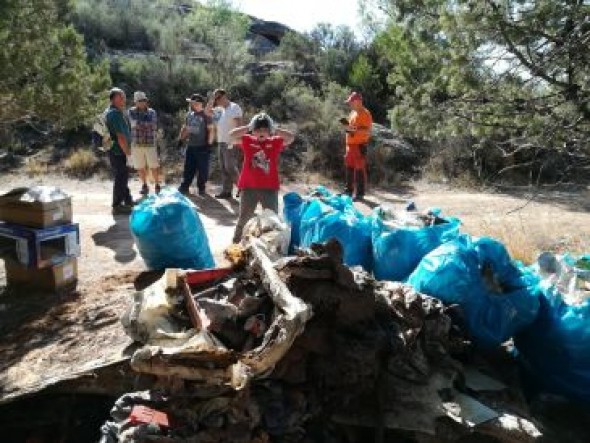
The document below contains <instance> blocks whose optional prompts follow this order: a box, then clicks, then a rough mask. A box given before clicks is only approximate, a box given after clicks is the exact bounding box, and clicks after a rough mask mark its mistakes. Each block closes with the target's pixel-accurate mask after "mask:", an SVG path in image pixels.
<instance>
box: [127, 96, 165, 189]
mask: <svg viewBox="0 0 590 443" xmlns="http://www.w3.org/2000/svg"><path fill="white" fill-rule="evenodd" d="M133 101H134V103H135V106H133V107H132V108H131V109H129V123H130V124H131V156H132V158H133V166H134V167H135V169H137V172H138V173H139V178H140V179H141V181H142V182H143V185H142V187H141V194H142V195H147V194H149V192H150V189H149V186H148V184H147V177H148V168H149V170H150V171H151V173H152V177H153V179H154V182H155V183H156V186H155V189H154V190H155V192H156V194H157V193H159V192H160V163H159V161H158V149H157V132H158V116H157V114H156V111H154V110H153V109H152V108H150V107H149V106H148V98H147V95H146V94H145V92H142V91H135V93H134V94H133Z"/></svg>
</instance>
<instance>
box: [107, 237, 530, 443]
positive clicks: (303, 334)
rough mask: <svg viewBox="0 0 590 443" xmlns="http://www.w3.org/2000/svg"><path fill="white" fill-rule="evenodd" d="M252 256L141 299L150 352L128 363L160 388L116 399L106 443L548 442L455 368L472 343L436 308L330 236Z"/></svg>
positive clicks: (252, 250)
mask: <svg viewBox="0 0 590 443" xmlns="http://www.w3.org/2000/svg"><path fill="white" fill-rule="evenodd" d="M245 246H246V248H245V250H243V251H242V253H243V254H244V257H243V258H242V259H243V260H245V261H246V263H247V266H245V268H244V269H243V270H242V271H240V272H236V273H235V274H233V275H231V276H228V277H227V278H226V279H225V280H223V281H221V282H218V284H215V285H213V286H211V287H209V288H207V289H204V290H203V288H201V289H200V290H198V289H197V288H189V287H188V284H187V281H188V280H190V279H189V276H188V274H187V275H183V274H182V273H181V274H178V275H177V274H176V273H174V272H171V271H168V272H167V274H165V275H164V277H163V278H162V280H161V281H160V282H158V283H157V284H156V285H154V287H151V288H150V289H149V290H148V291H144V292H143V293H138V294H137V295H136V296H135V300H134V302H133V303H132V305H131V307H130V309H129V311H128V312H127V313H126V315H125V316H124V319H123V322H124V324H125V327H126V330H127V331H128V333H129V334H130V335H131V336H132V337H133V338H134V339H136V340H139V341H141V342H142V343H144V346H143V347H142V348H141V349H139V350H138V351H137V352H136V353H135V355H134V356H133V358H132V363H131V364H132V367H133V368H134V369H135V370H136V371H138V372H140V373H148V374H152V375H157V376H158V383H157V384H156V385H155V386H154V389H153V390H151V391H145V392H138V393H132V394H127V395H125V396H123V397H122V398H121V399H119V401H117V403H116V405H115V407H114V408H113V410H112V414H111V415H112V420H110V421H108V422H107V423H105V425H104V426H103V428H102V433H103V439H102V442H103V443H107V442H124V441H125V442H127V441H129V442H133V441H166V442H228V441H232V442H245V443H246V442H248V443H250V442H252V443H253V442H257V443H264V442H308V443H311V442H357V441H358V442H366V441H384V438H388V437H391V436H393V435H397V436H403V437H404V438H409V440H407V441H423V442H428V441H432V442H434V441H457V440H458V439H459V438H460V437H461V436H463V435H466V434H474V433H475V434H477V432H480V433H481V434H487V435H492V436H494V437H496V438H499V439H500V441H507V442H508V441H510V442H511V441H534V440H535V439H536V438H537V437H538V436H539V435H540V433H539V431H538V430H537V429H536V428H535V426H534V425H533V424H532V423H531V422H529V421H527V420H526V418H523V417H522V416H516V417H515V416H512V415H508V414H505V413H504V412H503V410H502V409H501V408H496V409H494V408H492V407H487V406H485V405H484V404H482V403H480V402H479V401H478V400H477V396H478V395H477V389H475V390H474V389H471V388H469V387H468V386H467V384H466V383H465V379H466V376H465V374H466V372H465V371H464V367H463V365H462V364H461V363H459V361H458V360H456V359H455V358H453V356H454V355H457V354H461V353H464V352H465V350H466V346H467V345H466V342H465V340H464V337H463V336H462V334H461V332H460V331H459V330H458V329H456V328H455V327H454V326H453V324H452V322H451V318H450V317H449V315H447V308H445V306H444V305H443V304H442V302H440V301H439V300H436V299H434V298H431V297H427V296H424V295H421V294H419V293H417V292H415V291H414V290H413V289H411V287H409V286H407V285H404V284H401V283H393V282H376V281H375V280H374V279H373V278H372V277H371V276H370V275H369V274H368V273H366V272H365V271H363V270H361V269H352V270H351V269H350V268H348V267H347V266H345V265H343V255H344V251H343V248H342V246H341V245H340V243H338V242H337V241H335V240H333V241H329V242H327V243H325V244H323V245H320V244H314V245H312V246H311V248H310V251H308V252H307V253H305V254H303V253H302V254H300V255H298V256H295V257H287V258H283V259H280V260H278V261H276V262H275V263H273V262H271V260H270V259H269V258H268V256H267V255H266V253H265V245H264V244H263V242H260V241H258V240H257V239H250V240H249V241H248V242H247V243H246V245H245ZM232 254H233V255H234V257H235V256H237V251H236V250H234V251H232ZM504 388H505V386H504ZM486 389H487V388H486ZM501 389H503V388H500V390H501ZM487 394H489V392H488V393H487ZM502 395H505V393H503V394H500V397H501V396H502ZM487 398H488V397H486V399H487ZM499 404H500V403H497V404H495V406H497V405H499ZM140 406H141V408H139V407H140ZM520 409H521V410H522V408H520ZM523 414H525V415H526V413H523ZM521 415H522V414H521ZM507 417H513V418H514V420H516V422H517V423H519V424H520V425H519V426H518V427H517V429H508V427H507V423H508V422H509V420H508V419H507ZM522 423H526V424H527V426H521V425H522Z"/></svg>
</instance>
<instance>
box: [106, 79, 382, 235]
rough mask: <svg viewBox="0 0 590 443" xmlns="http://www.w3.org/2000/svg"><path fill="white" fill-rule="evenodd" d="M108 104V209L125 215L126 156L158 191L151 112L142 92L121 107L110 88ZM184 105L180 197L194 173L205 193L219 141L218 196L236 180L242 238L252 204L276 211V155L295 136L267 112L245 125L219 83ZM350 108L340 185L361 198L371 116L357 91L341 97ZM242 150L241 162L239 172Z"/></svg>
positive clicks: (229, 195)
mask: <svg viewBox="0 0 590 443" xmlns="http://www.w3.org/2000/svg"><path fill="white" fill-rule="evenodd" d="M109 98H110V102H111V104H110V107H109V108H108V110H107V112H106V116H105V122H106V127H107V129H108V133H109V135H110V139H111V144H110V149H109V160H110V163H111V168H112V171H113V176H114V183H113V213H114V214H117V213H129V212H130V210H131V208H132V207H133V205H134V201H133V198H132V197H131V192H130V191H129V186H128V180H129V172H128V168H127V159H128V158H131V159H132V161H133V166H134V167H135V169H137V171H138V174H139V177H140V180H141V181H142V187H141V194H142V195H147V194H149V192H150V189H149V185H148V174H150V173H151V175H152V178H153V180H154V182H155V186H154V191H155V192H156V193H159V192H160V188H161V182H160V177H161V174H160V164H159V161H158V151H157V131H158V122H157V113H156V111H155V110H154V109H152V108H150V107H149V102H148V97H147V95H146V94H145V93H144V92H142V91H136V92H135V93H134V95H133V101H134V106H133V107H131V108H130V109H129V110H126V95H125V92H124V91H123V90H122V89H119V88H113V89H111V91H110V94H109ZM186 100H187V102H188V103H189V111H188V113H187V115H186V117H185V119H184V124H183V125H182V128H181V130H180V134H179V137H178V147H179V148H181V147H182V146H183V145H184V144H185V143H186V150H185V160H184V171H183V178H182V183H181V184H180V186H179V188H178V189H179V191H180V192H181V193H183V194H185V195H188V194H189V193H190V187H191V186H192V183H193V181H194V179H195V177H196V178H197V190H198V193H199V195H201V196H204V195H206V185H207V181H208V179H209V164H210V157H211V150H212V148H213V146H214V144H215V143H216V144H217V148H218V155H219V164H220V169H221V178H222V183H221V189H220V192H219V193H218V194H216V195H215V197H216V198H218V199H233V198H234V195H233V187H234V185H237V188H238V193H237V194H236V197H239V198H240V209H239V218H238V221H237V224H236V229H235V233H234V238H233V241H234V243H237V242H239V241H240V239H241V237H242V230H243V228H244V226H245V224H246V222H247V221H248V220H249V219H250V218H251V217H252V216H253V215H254V213H255V211H256V207H257V206H258V204H260V205H261V206H262V208H264V209H270V210H272V211H274V212H278V207H279V188H280V180H279V168H278V164H279V156H280V154H281V152H282V151H283V149H284V148H286V147H288V146H289V145H291V144H292V143H293V141H294V140H295V135H294V134H293V133H292V132H290V131H288V130H286V129H282V128H279V127H278V126H277V125H276V124H275V122H274V121H273V119H272V118H271V117H270V116H269V115H268V114H266V113H264V112H261V113H258V114H256V115H255V116H254V117H252V119H251V120H250V122H249V123H248V124H246V125H244V122H243V112H242V109H241V108H240V106H239V105H238V104H236V103H234V102H232V101H231V100H230V99H229V97H228V94H227V92H226V91H225V90H223V89H216V90H215V91H214V92H213V94H212V96H211V98H210V99H209V100H207V99H206V98H205V97H204V96H203V95H200V94H193V95H191V96H190V97H189V98H187V99H186ZM347 103H348V104H349V105H350V107H351V114H350V116H349V117H348V119H345V118H343V119H341V123H342V124H343V126H344V131H345V132H346V155H345V166H346V187H345V190H344V192H345V193H347V194H349V195H351V196H352V195H354V196H355V198H357V199H362V198H363V197H364V194H365V190H366V181H367V174H366V155H367V143H368V142H369V138H370V133H371V125H372V117H371V114H370V112H369V111H368V110H367V109H366V108H365V107H364V106H363V101H362V96H361V95H360V94H359V93H356V92H353V93H352V94H351V95H350V96H349V97H348V100H347ZM240 153H241V154H242V155H241V157H242V158H243V160H242V161H241V171H240V167H239V164H240Z"/></svg>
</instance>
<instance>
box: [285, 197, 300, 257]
mask: <svg viewBox="0 0 590 443" xmlns="http://www.w3.org/2000/svg"><path fill="white" fill-rule="evenodd" d="M304 206H305V200H304V199H303V197H301V196H300V195H299V194H298V193H296V192H289V193H287V194H285V195H284V196H283V217H284V218H285V221H286V222H287V223H288V224H289V225H290V226H291V242H290V243H289V253H293V252H294V251H295V248H296V247H298V246H299V244H300V243H301V239H300V235H299V228H300V225H301V216H302V214H303V209H304Z"/></svg>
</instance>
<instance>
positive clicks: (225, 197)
mask: <svg viewBox="0 0 590 443" xmlns="http://www.w3.org/2000/svg"><path fill="white" fill-rule="evenodd" d="M215 198H217V199H223V200H230V199H231V198H232V195H231V192H221V193H219V194H216V195H215Z"/></svg>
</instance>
